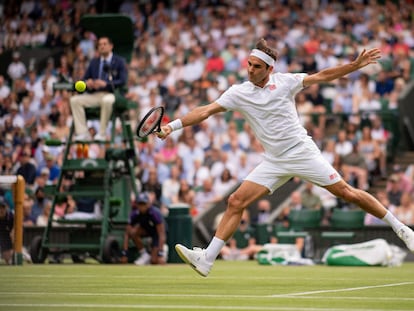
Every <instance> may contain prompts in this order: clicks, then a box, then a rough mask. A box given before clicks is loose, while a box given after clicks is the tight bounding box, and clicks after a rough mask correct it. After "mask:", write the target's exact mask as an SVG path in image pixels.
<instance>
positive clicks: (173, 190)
mask: <svg viewBox="0 0 414 311" xmlns="http://www.w3.org/2000/svg"><path fill="white" fill-rule="evenodd" d="M180 175H181V172H180V169H179V167H178V166H176V165H172V166H171V167H170V176H169V178H167V179H166V180H164V182H163V183H162V190H161V191H162V202H163V204H165V205H166V206H168V205H170V204H171V203H172V202H173V201H174V198H176V197H177V196H178V192H179V191H180Z"/></svg>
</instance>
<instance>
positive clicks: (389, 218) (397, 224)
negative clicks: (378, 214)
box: [382, 211, 404, 232]
mask: <svg viewBox="0 0 414 311" xmlns="http://www.w3.org/2000/svg"><path fill="white" fill-rule="evenodd" d="M382 220H383V221H385V222H386V223H387V224H389V225H390V226H391V228H392V229H393V230H394V232H398V230H400V229H401V228H402V227H404V224H403V223H402V222H401V221H399V220H398V219H397V218H396V217H395V216H394V215H393V214H392V213H391V212H390V211H387V214H385V216H384V217H383V218H382Z"/></svg>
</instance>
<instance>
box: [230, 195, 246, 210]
mask: <svg viewBox="0 0 414 311" xmlns="http://www.w3.org/2000/svg"><path fill="white" fill-rule="evenodd" d="M227 202H228V209H230V210H233V211H235V212H242V211H243V210H244V209H245V207H246V203H245V202H244V201H243V200H242V199H241V198H240V197H238V196H237V195H236V194H234V193H233V194H231V195H230V196H229V199H228V201H227Z"/></svg>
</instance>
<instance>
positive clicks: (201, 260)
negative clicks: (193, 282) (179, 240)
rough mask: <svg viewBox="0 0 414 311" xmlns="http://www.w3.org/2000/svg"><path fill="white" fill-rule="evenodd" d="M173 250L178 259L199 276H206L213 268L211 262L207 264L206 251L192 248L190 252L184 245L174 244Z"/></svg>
mask: <svg viewBox="0 0 414 311" xmlns="http://www.w3.org/2000/svg"><path fill="white" fill-rule="evenodd" d="M175 250H176V251H177V253H178V255H179V256H180V258H181V259H182V260H183V261H184V262H186V263H188V264H189V265H190V266H191V268H193V269H194V270H195V271H196V272H197V273H198V274H200V275H201V276H204V277H205V276H207V275H208V274H209V272H210V270H211V267H212V266H213V263H212V262H208V260H207V258H206V250H205V249H201V248H198V247H194V248H193V249H192V250H191V249H188V248H187V247H185V246H184V245H181V244H176V245H175Z"/></svg>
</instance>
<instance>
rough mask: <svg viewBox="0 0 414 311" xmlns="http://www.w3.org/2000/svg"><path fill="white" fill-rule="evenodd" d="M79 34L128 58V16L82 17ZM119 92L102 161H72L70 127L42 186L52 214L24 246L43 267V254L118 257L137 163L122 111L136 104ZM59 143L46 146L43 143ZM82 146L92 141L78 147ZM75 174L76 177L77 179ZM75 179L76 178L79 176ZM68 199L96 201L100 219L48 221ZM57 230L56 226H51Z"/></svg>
mask: <svg viewBox="0 0 414 311" xmlns="http://www.w3.org/2000/svg"><path fill="white" fill-rule="evenodd" d="M81 25H82V27H83V28H84V29H85V30H89V31H91V32H93V33H94V34H95V35H96V36H97V37H101V36H108V37H109V38H111V40H112V41H113V43H114V53H116V54H118V55H121V56H123V57H124V58H125V60H126V61H127V62H129V61H130V59H131V54H132V50H133V43H134V35H133V24H132V21H131V19H130V18H129V17H127V16H124V15H119V14H101V15H85V16H83V17H82V19H81ZM54 89H55V90H68V91H73V82H64V83H56V84H55V86H54ZM124 91H125V90H119V89H117V90H115V98H116V101H115V104H114V107H113V113H112V117H111V122H112V130H111V138H110V140H109V141H107V142H102V143H103V144H105V145H106V147H105V157H104V158H97V159H89V158H79V159H72V158H71V156H70V149H71V146H72V145H73V144H78V142H75V141H73V137H74V125H73V124H72V126H71V128H70V133H69V137H68V139H67V142H66V144H65V150H64V157H63V164H62V169H61V174H60V176H59V179H58V182H57V184H56V185H53V186H48V188H47V189H45V190H46V191H45V192H46V193H47V194H49V195H51V196H52V198H53V201H52V209H51V213H50V216H49V219H48V224H47V226H46V227H45V230H44V232H43V235H42V236H36V237H34V238H33V240H32V242H31V247H30V253H31V257H32V261H33V262H34V263H43V262H44V261H45V260H46V258H47V256H48V254H54V253H55V254H62V253H69V254H70V255H71V256H72V259H73V260H74V261H76V258H80V256H84V255H85V254H86V255H88V256H90V257H92V258H94V259H96V260H98V261H99V262H103V263H115V262H118V261H119V258H120V249H121V248H120V244H121V245H122V239H123V233H124V228H125V224H126V222H127V220H128V214H129V210H130V207H131V204H130V203H131V202H130V195H131V192H134V193H135V195H137V194H138V193H137V187H136V184H135V173H134V167H135V165H136V164H137V158H136V154H135V148H134V136H133V131H132V129H131V125H130V123H129V118H128V110H129V109H136V108H137V104H136V103H135V102H131V101H129V100H127V99H126V98H125V97H124V96H123V95H122V94H123V92H124ZM86 115H87V119H88V120H92V119H98V118H99V115H100V109H99V107H98V108H88V109H86ZM117 120H119V121H120V124H121V127H122V140H123V142H122V143H123V148H122V149H116V148H114V139H115V129H116V126H115V122H116V121H117ZM56 143H57V144H61V142H53V141H49V142H47V144H50V145H53V144H56ZM83 143H84V144H85V145H89V144H91V143H97V142H96V141H87V142H83ZM79 172H82V173H81V174H79ZM68 176H73V177H72V178H73V179H72V183H73V185H72V188H71V189H70V190H64V191H63V190H61V189H62V182H63V180H64V178H67V177H68ZM79 176H81V177H79ZM68 195H70V196H72V197H73V198H74V199H76V198H90V199H95V200H97V201H99V202H101V207H102V211H101V212H102V218H99V219H86V220H81V219H64V218H63V219H59V220H57V221H54V220H53V214H54V212H55V207H56V205H57V204H58V203H59V202H61V201H62V200H64V199H65V197H67V196H68ZM56 222H57V223H58V224H59V226H56V225H55V223H56Z"/></svg>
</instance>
